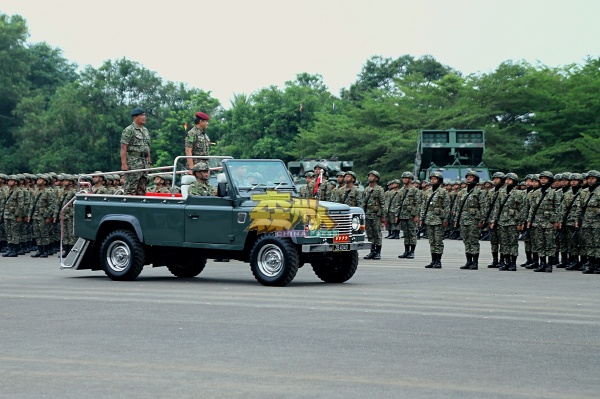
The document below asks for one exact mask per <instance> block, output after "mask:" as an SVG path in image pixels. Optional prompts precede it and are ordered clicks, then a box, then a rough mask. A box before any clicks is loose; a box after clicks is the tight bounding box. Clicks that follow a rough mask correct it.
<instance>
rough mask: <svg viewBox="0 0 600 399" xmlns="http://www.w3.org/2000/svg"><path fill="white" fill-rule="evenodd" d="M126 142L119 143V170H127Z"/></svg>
mask: <svg viewBox="0 0 600 399" xmlns="http://www.w3.org/2000/svg"><path fill="white" fill-rule="evenodd" d="M127 147H128V145H127V144H124V143H121V154H120V155H121V170H127V169H128V168H127Z"/></svg>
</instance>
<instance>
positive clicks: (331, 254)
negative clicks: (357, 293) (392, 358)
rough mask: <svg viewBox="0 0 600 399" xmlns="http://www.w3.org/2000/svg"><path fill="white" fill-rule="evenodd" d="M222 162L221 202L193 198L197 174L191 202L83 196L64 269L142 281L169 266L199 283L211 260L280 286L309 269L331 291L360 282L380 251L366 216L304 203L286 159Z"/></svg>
mask: <svg viewBox="0 0 600 399" xmlns="http://www.w3.org/2000/svg"><path fill="white" fill-rule="evenodd" d="M180 158H186V157H178V158H177V159H176V160H175V165H174V166H173V175H174V177H175V174H176V172H175V171H176V169H177V162H178V160H179V159H180ZM219 162H220V166H219V167H216V168H211V169H212V170H213V173H216V175H217V179H216V181H217V187H216V192H215V195H214V196H192V195H188V194H187V187H186V186H187V183H189V180H190V179H191V180H192V181H193V180H194V178H193V176H184V177H182V182H183V185H182V189H181V191H182V193H181V194H177V193H175V190H174V189H173V191H172V192H171V193H170V194H158V193H156V194H155V193H147V195H146V196H133V195H122V194H118V193H117V194H116V195H96V194H91V193H86V192H80V193H78V194H77V195H76V196H75V198H74V203H73V204H72V206H74V226H75V227H74V228H75V235H76V236H77V237H79V240H78V241H77V244H76V245H75V246H74V247H73V249H72V250H71V251H70V253H69V254H68V256H67V257H66V258H64V259H62V258H61V268H62V269H76V270H82V269H91V270H103V271H104V273H105V274H106V275H107V276H108V277H109V278H111V279H113V280H134V279H136V278H137V276H138V275H139V274H140V273H141V271H142V269H143V268H144V266H146V265H152V267H158V266H166V267H167V269H168V270H169V271H170V272H171V273H172V274H173V275H174V276H176V277H179V278H191V277H195V276H197V275H198V274H200V273H201V272H202V270H203V269H204V267H205V266H206V263H207V259H235V260H239V261H242V262H247V263H249V264H250V269H251V271H252V274H253V275H254V277H255V278H256V280H257V281H258V282H260V283H261V284H263V285H270V286H285V285H287V284H289V283H290V282H291V281H292V280H293V279H294V277H295V276H296V273H297V271H298V268H299V267H302V266H303V265H305V264H310V265H311V266H312V269H313V271H314V273H315V274H316V275H317V277H319V278H320V279H321V280H322V281H324V282H327V283H343V282H345V281H347V280H349V279H350V278H351V277H352V276H353V275H354V273H355V271H356V269H357V266H358V253H357V251H358V250H361V249H369V248H370V246H371V244H370V243H369V242H368V241H367V240H366V238H365V227H364V225H365V216H364V211H363V210H362V209H361V208H351V207H349V206H347V205H343V204H336V203H332V202H324V201H318V200H316V199H303V198H299V197H298V194H297V191H296V188H295V186H294V183H293V181H292V179H291V177H290V175H289V174H288V172H287V170H286V168H285V165H284V163H283V162H282V161H280V160H264V159H260V160H258V159H257V160H254V159H246V160H240V159H220V160H219ZM149 171H150V172H152V170H149ZM112 173H115V172H112ZM174 180H175V179H174ZM67 206H69V204H68V205H67Z"/></svg>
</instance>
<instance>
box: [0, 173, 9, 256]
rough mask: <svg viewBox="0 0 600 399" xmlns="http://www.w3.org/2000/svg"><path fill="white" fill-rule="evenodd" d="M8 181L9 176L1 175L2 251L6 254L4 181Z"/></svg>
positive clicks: (0, 214) (0, 242)
mask: <svg viewBox="0 0 600 399" xmlns="http://www.w3.org/2000/svg"><path fill="white" fill-rule="evenodd" d="M6 180H8V176H7V175H5V174H4V173H0V251H1V252H4V250H5V249H6V244H7V243H6V233H5V232H4V216H3V215H4V203H5V202H6V191H7V188H6V185H4V183H3V181H6Z"/></svg>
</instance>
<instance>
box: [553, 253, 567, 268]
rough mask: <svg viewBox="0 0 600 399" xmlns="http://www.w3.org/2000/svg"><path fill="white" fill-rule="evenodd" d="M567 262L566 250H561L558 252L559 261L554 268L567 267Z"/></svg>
mask: <svg viewBox="0 0 600 399" xmlns="http://www.w3.org/2000/svg"><path fill="white" fill-rule="evenodd" d="M568 264H569V261H568V254H567V253H566V252H561V253H560V263H559V264H558V265H556V268H557V269H564V268H566V267H567V265H568Z"/></svg>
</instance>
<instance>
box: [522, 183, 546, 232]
mask: <svg viewBox="0 0 600 399" xmlns="http://www.w3.org/2000/svg"><path fill="white" fill-rule="evenodd" d="M546 194H548V190H546V191H544V192H543V193H542V198H540V200H539V202H538V203H537V204H536V205H535V208H534V209H533V215H531V221H530V222H529V223H530V224H531V225H533V222H534V221H535V215H536V214H537V211H538V209H540V206H541V205H542V201H543V200H544V197H545V196H546ZM529 230H531V229H529V228H527V225H526V226H525V230H524V231H523V237H529Z"/></svg>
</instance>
